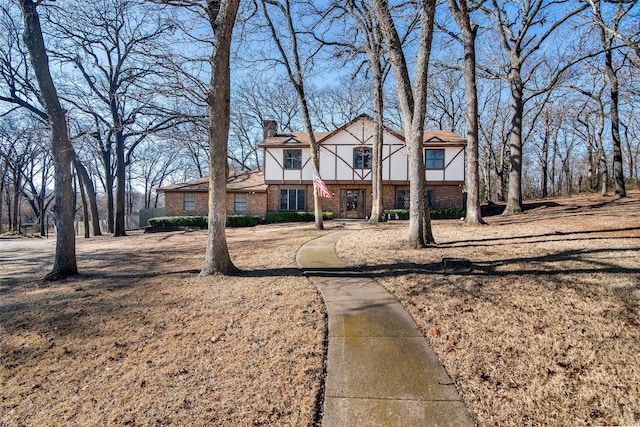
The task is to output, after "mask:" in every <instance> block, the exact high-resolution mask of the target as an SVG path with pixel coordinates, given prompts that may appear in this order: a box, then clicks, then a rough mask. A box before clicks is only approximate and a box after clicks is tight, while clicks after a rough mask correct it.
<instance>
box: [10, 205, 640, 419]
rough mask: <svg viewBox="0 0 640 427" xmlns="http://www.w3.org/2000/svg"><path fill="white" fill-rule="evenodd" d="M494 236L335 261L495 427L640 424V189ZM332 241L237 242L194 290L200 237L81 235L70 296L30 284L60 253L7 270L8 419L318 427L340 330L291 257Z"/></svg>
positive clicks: (379, 233)
mask: <svg viewBox="0 0 640 427" xmlns="http://www.w3.org/2000/svg"><path fill="white" fill-rule="evenodd" d="M532 207H533V206H532ZM487 222H488V223H489V224H488V225H486V226H482V227H473V228H470V227H466V226H464V225H463V224H462V223H461V222H460V221H455V220H447V221H444V220H440V221H434V224H433V228H434V234H435V237H436V239H437V241H438V245H437V246H436V247H433V248H428V249H425V250H408V249H406V248H405V247H404V245H403V242H404V239H405V236H406V230H407V228H406V222H390V223H386V224H383V225H382V226H379V227H369V226H365V227H364V228H365V229H364V230H363V231H359V232H354V233H352V234H351V235H350V236H349V238H347V239H342V240H341V241H340V242H339V243H338V251H339V254H340V256H342V257H343V258H344V259H345V260H346V261H348V262H350V263H353V264H357V265H361V266H362V268H363V269H364V270H367V271H369V272H370V273H371V274H372V275H373V276H374V277H375V278H377V280H379V281H380V282H381V283H382V284H383V285H384V286H386V287H387V288H388V289H390V290H391V291H392V292H393V293H394V294H395V295H396V296H397V297H398V299H399V300H400V301H401V302H402V303H403V304H404V305H405V307H406V308H407V310H408V311H409V312H410V313H411V314H412V315H413V317H414V319H415V320H416V322H417V323H418V325H419V326H420V328H421V329H422V330H423V331H424V333H425V335H426V336H427V337H428V339H429V340H430V341H431V343H432V345H433V347H434V349H435V350H436V352H437V353H438V354H439V356H440V358H441V360H442V361H443V363H444V365H445V367H446V368H447V370H448V372H449V374H450V375H451V376H452V378H453V379H454V380H455V382H456V384H457V386H458V388H459V390H460V391H461V393H462V394H463V397H464V399H465V402H466V403H467V405H468V406H469V408H470V410H471V412H472V413H473V415H474V417H475V419H476V421H477V422H478V423H479V424H480V425H482V426H488V425H532V424H550V425H561V424H564V425H581V424H638V423H640V403H638V402H640V390H639V387H640V386H639V384H640V193H637V192H635V193H632V194H631V197H629V198H626V199H624V200H621V201H611V199H610V198H607V199H602V198H600V197H598V196H581V197H576V198H571V199H557V200H552V201H547V202H543V203H541V204H539V205H537V207H535V208H534V209H530V210H528V211H527V212H526V213H525V214H523V215H518V216H511V217H502V216H493V217H487ZM326 225H327V228H328V229H329V230H328V231H331V229H332V228H335V227H338V226H339V225H337V224H336V223H331V222H329V223H327V224H326ZM320 233H321V232H318V231H315V230H313V226H312V225H291V224H287V225H280V226H260V227H256V228H251V229H230V230H228V241H229V247H230V252H231V256H232V259H233V260H234V262H235V264H236V265H237V266H238V267H240V268H242V269H243V270H245V271H246V273H245V274H243V275H241V276H239V277H229V278H225V277H210V278H198V277H197V273H198V271H199V269H200V267H201V265H202V258H203V252H204V243H205V239H206V233H205V232H176V233H166V234H152V235H149V234H140V233H132V235H131V236H129V237H126V238H119V239H115V238H112V237H101V238H92V239H90V240H84V239H81V240H78V254H79V266H80V268H81V271H82V275H81V276H80V277H78V278H74V279H69V280H66V281H63V282H60V283H53V284H51V283H43V282H42V281H40V280H34V277H41V276H43V275H44V273H46V272H47V271H48V270H47V269H48V268H49V266H48V265H47V263H48V262H50V259H51V257H50V256H49V257H46V256H41V255H38V257H37V258H35V259H30V260H16V261H12V262H4V263H0V425H2V426H4V425H7V426H14V425H29V426H46V425H56V426H57V425H78V426H80V425H124V424H128V425H225V426H234V425H242V426H246V425H281V426H285V425H291V426H302V425H311V424H313V422H314V417H315V416H316V415H315V409H316V405H317V402H316V400H317V395H318V390H319V388H320V387H321V384H322V381H321V380H322V373H323V339H324V332H325V321H324V312H323V307H322V302H321V300H320V298H319V296H318V295H317V293H316V291H315V289H314V288H313V287H312V286H311V285H310V284H309V282H308V281H307V280H306V279H305V278H304V277H303V276H301V275H300V273H299V272H298V270H297V269H296V268H295V267H296V264H295V254H296V252H297V249H298V248H299V247H300V245H301V244H303V243H304V242H305V241H307V240H310V239H312V238H314V237H316V236H318V235H319V234H320ZM1 247H2V242H1V241H0V249H1ZM444 257H462V258H468V259H469V260H471V261H472V262H473V269H472V270H471V271H450V270H449V271H445V270H443V269H442V267H441V264H440V261H441V259H442V258H444ZM0 258H1V257H0Z"/></svg>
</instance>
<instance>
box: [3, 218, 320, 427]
mask: <svg viewBox="0 0 640 427" xmlns="http://www.w3.org/2000/svg"><path fill="white" fill-rule="evenodd" d="M318 234H319V232H317V231H315V230H313V228H312V226H309V225H306V224H305V225H304V226H291V225H290V224H289V225H287V226H271V227H257V228H252V229H230V230H229V231H228V242H229V246H230V252H231V254H232V257H233V259H234V262H235V264H236V266H238V267H239V268H241V269H243V270H245V271H246V273H244V274H242V275H240V276H237V277H208V278H199V277H197V273H198V272H199V269H200V268H201V266H202V259H203V256H204V255H203V254H204V246H205V242H206V232H202V231H198V232H175V233H164V234H141V233H132V234H131V236H129V237H125V238H118V239H115V238H113V237H100V238H92V239H90V240H84V239H81V240H80V239H79V240H78V254H79V266H80V269H81V272H82V275H81V276H79V277H77V278H73V279H68V280H65V281H62V282H60V283H44V282H42V281H41V280H36V279H35V278H37V277H42V276H43V275H44V273H46V272H47V271H48V268H49V266H48V265H47V263H48V262H50V257H48V258H43V259H31V260H28V261H23V262H14V263H11V264H8V265H7V264H4V265H2V271H0V425H2V426H21V425H25V426H62V425H74V426H89V425H95V426H97V425H133V426H140V425H144V426H150V425H200V426H205V425H211V426H213V425H220V426H221V425H224V426H247V425H281V426H287V425H289V426H300V425H311V424H313V422H314V417H315V416H316V415H315V414H316V406H317V402H316V400H317V396H318V394H319V389H320V387H321V385H322V379H323V372H324V367H323V356H324V345H323V340H324V334H325V315H324V309H323V305H322V301H321V299H320V297H319V296H318V294H317V292H316V290H315V288H313V286H312V285H311V284H310V283H309V282H308V280H307V279H306V278H305V277H304V276H302V275H301V274H300V272H299V271H298V270H297V268H296V267H297V265H296V262H295V255H296V252H297V250H298V248H299V247H300V245H301V244H302V243H303V242H305V241H306V240H309V239H312V238H314V237H316V236H317V235H318ZM1 245H2V242H0V247H1Z"/></svg>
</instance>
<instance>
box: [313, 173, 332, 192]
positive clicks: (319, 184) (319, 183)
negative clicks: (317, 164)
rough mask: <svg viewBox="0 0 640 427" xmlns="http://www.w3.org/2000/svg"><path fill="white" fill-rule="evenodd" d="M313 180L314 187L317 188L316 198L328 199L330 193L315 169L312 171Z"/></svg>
mask: <svg viewBox="0 0 640 427" xmlns="http://www.w3.org/2000/svg"><path fill="white" fill-rule="evenodd" d="M313 180H314V181H315V182H316V187H317V188H318V196H320V197H326V198H327V199H330V198H331V193H330V192H329V189H328V188H327V185H326V184H325V183H324V181H323V180H322V178H320V174H319V173H318V171H316V170H315V169H314V171H313Z"/></svg>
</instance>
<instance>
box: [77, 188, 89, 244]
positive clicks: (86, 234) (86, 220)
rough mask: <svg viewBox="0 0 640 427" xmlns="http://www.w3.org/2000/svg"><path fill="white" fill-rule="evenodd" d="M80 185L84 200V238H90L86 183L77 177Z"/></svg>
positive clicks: (81, 195)
mask: <svg viewBox="0 0 640 427" xmlns="http://www.w3.org/2000/svg"><path fill="white" fill-rule="evenodd" d="M76 176H77V175H76ZM77 179H78V184H80V198H81V199H82V227H83V228H84V238H85V239H88V238H89V209H88V208H87V195H86V192H85V191H84V183H83V182H82V178H80V177H79V176H77Z"/></svg>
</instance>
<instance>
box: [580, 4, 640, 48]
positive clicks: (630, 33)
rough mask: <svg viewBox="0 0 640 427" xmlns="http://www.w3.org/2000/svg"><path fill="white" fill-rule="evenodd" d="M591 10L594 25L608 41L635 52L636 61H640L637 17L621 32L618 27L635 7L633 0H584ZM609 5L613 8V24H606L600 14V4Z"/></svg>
mask: <svg viewBox="0 0 640 427" xmlns="http://www.w3.org/2000/svg"><path fill="white" fill-rule="evenodd" d="M585 1H586V2H587V3H588V4H589V7H590V9H591V14H592V16H593V20H594V21H595V23H596V24H597V25H598V26H599V27H600V28H601V30H602V31H603V32H604V33H605V34H606V36H604V37H607V38H608V39H609V40H610V41H612V39H614V38H615V39H618V40H620V41H621V42H622V43H623V44H624V45H626V46H627V47H628V48H629V49H631V50H632V51H633V52H635V54H636V56H637V58H638V59H640V45H639V43H640V32H639V31H638V27H637V16H636V17H635V19H631V22H630V25H628V27H627V28H626V31H625V30H623V29H622V28H621V26H620V23H621V21H620V20H621V19H622V18H623V17H624V16H626V15H629V13H630V12H631V11H632V10H633V8H634V7H635V6H636V1H634V0H622V1H607V0H604V1H601V0H585ZM603 3H610V7H612V8H615V12H614V18H613V22H610V23H609V22H606V19H605V17H604V16H603V13H602V4H603Z"/></svg>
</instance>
